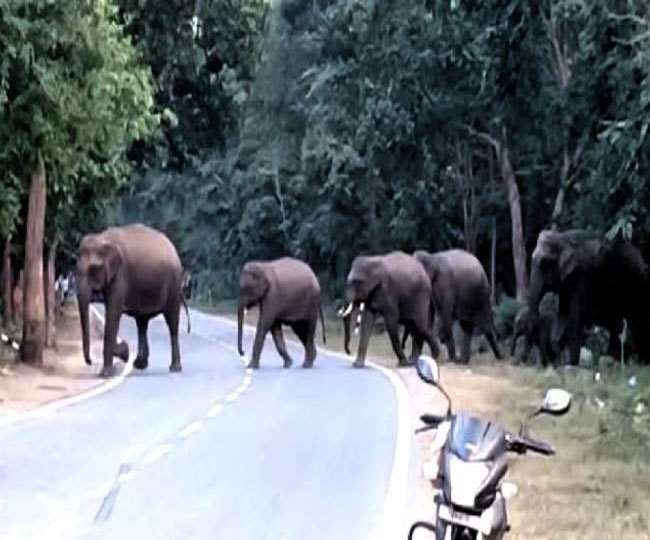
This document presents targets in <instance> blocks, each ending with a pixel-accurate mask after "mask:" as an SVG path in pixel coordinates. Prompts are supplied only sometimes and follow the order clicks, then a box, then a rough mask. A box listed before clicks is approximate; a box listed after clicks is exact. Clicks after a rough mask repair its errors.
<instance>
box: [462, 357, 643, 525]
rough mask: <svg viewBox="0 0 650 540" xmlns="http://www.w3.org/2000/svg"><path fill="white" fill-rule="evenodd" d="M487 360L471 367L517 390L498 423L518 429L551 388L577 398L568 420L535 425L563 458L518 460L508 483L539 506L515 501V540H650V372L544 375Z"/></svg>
mask: <svg viewBox="0 0 650 540" xmlns="http://www.w3.org/2000/svg"><path fill="white" fill-rule="evenodd" d="M486 357H487V358H489V357H490V355H482V357H481V358H479V359H477V360H478V362H474V366H473V369H475V370H476V371H477V372H478V373H486V374H489V375H490V376H492V377H495V378H498V379H506V380H508V381H509V382H510V383H511V385H512V387H511V389H510V390H509V391H508V392H507V393H503V394H502V395H501V396H500V399H501V403H502V406H501V411H502V414H501V416H502V418H500V419H499V421H500V422H503V423H504V425H506V426H509V427H511V428H515V429H516V428H517V427H518V425H519V422H520V420H521V419H522V418H524V417H525V416H526V414H527V413H529V412H530V411H531V410H532V409H534V407H535V406H536V405H537V404H539V403H541V400H542V397H543V394H544V391H545V390H546V389H548V388H551V387H561V388H565V389H567V390H569V391H570V392H571V393H572V394H573V396H574V402H573V408H572V410H571V412H570V413H569V414H568V415H567V416H566V417H563V418H551V417H539V418H538V419H536V420H534V421H533V422H532V423H531V425H530V430H531V433H532V434H533V435H534V436H535V437H538V438H540V439H543V440H546V441H549V442H551V443H552V444H553V446H554V447H555V450H556V452H557V454H556V455H555V456H554V457H552V458H542V457H540V458H537V457H535V456H523V457H521V458H517V459H516V460H513V467H512V470H511V474H510V478H511V479H512V480H513V481H514V482H515V483H517V484H518V485H519V486H520V488H521V489H522V491H524V492H528V493H529V494H530V495H531V496H533V498H534V501H533V502H534V504H531V501H530V500H529V498H528V497H525V496H524V497H521V496H519V497H516V498H515V499H514V500H513V501H512V504H511V509H512V512H511V515H512V525H513V532H514V533H515V537H518V536H519V535H521V537H522V538H524V537H526V538H531V537H532V538H650V410H649V409H648V404H650V370H649V369H648V368H647V367H641V366H628V367H627V369H626V371H625V372H623V371H622V370H621V368H620V367H610V368H604V369H598V370H590V369H582V368H577V369H576V368H561V369H557V370H553V369H547V370H541V369H539V368H534V367H522V366H513V365H511V364H509V363H508V362H494V361H492V360H490V361H488V360H486ZM596 373H600V379H599V380H598V381H596V380H595V377H594V376H595V374H596ZM632 376H635V377H636V384H635V385H634V386H630V385H629V379H630V377H632ZM536 495H537V496H536ZM543 516H551V518H550V519H547V518H544V517H543ZM547 526H548V527H550V528H551V530H550V531H549V530H545V528H546V527H547Z"/></svg>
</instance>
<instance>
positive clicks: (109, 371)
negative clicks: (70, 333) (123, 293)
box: [100, 295, 122, 377]
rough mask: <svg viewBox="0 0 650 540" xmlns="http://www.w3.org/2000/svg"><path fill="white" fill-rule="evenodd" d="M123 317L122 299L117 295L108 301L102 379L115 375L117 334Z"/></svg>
mask: <svg viewBox="0 0 650 540" xmlns="http://www.w3.org/2000/svg"><path fill="white" fill-rule="evenodd" d="M121 315H122V302H121V299H119V298H116V297H115V295H113V297H110V295H109V298H108V299H107V301H106V323H105V327H104V365H103V367H102V371H101V373H100V376H101V377H112V376H113V375H114V374H115V367H114V366H113V355H114V354H115V351H116V349H117V348H118V347H117V332H118V330H119V328H120V317H121Z"/></svg>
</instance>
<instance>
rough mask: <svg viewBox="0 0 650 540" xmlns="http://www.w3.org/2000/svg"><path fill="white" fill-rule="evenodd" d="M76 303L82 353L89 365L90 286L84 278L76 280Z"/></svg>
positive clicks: (90, 362)
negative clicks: (79, 320) (79, 322)
mask: <svg viewBox="0 0 650 540" xmlns="http://www.w3.org/2000/svg"><path fill="white" fill-rule="evenodd" d="M77 289H78V290H77V303H78V305H79V319H81V341H82V345H83V355H84V360H85V361H86V364H88V365H91V364H92V360H91V358H90V334H89V333H90V328H89V321H88V312H89V309H90V286H89V285H88V282H87V281H86V280H85V279H84V278H81V279H78V280H77Z"/></svg>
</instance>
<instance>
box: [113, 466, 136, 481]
mask: <svg viewBox="0 0 650 540" xmlns="http://www.w3.org/2000/svg"><path fill="white" fill-rule="evenodd" d="M135 475H136V472H135V470H133V469H131V470H130V471H129V472H127V473H124V474H120V477H119V478H118V479H117V481H118V483H120V484H126V483H127V482H130V481H131V480H133V479H134V478H135Z"/></svg>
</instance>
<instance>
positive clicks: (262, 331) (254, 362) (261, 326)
mask: <svg viewBox="0 0 650 540" xmlns="http://www.w3.org/2000/svg"><path fill="white" fill-rule="evenodd" d="M272 326H273V324H270V323H269V322H267V321H266V320H265V318H264V313H263V311H262V308H261V306H260V315H259V318H258V319H257V330H256V331H255V341H254V342H253V354H252V356H251V360H250V362H249V363H248V367H249V368H250V369H258V368H259V367H260V356H262V349H263V347H264V340H265V339H266V334H267V332H268V331H269V330H270V329H271V327H272Z"/></svg>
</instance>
